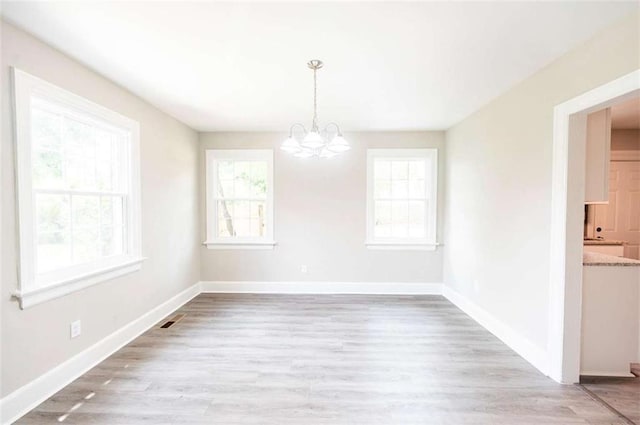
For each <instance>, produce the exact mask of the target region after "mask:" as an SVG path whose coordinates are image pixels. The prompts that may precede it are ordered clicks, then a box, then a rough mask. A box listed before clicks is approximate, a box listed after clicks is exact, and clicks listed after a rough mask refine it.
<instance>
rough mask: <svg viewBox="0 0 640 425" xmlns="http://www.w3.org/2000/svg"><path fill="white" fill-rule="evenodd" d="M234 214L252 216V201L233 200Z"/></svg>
mask: <svg viewBox="0 0 640 425" xmlns="http://www.w3.org/2000/svg"><path fill="white" fill-rule="evenodd" d="M233 216H234V218H249V217H251V203H250V202H248V201H235V202H233Z"/></svg>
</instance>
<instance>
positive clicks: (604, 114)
mask: <svg viewBox="0 0 640 425" xmlns="http://www.w3.org/2000/svg"><path fill="white" fill-rule="evenodd" d="M610 156H611V109H610V108H607V109H603V110H601V111H597V112H593V113H591V114H589V116H588V117H587V151H586V167H585V171H586V179H585V202H586V203H587V204H602V203H607V202H609V159H610Z"/></svg>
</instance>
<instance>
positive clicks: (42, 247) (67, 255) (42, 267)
mask: <svg viewBox="0 0 640 425" xmlns="http://www.w3.org/2000/svg"><path fill="white" fill-rule="evenodd" d="M36 251H37V253H36V257H37V273H45V272H49V271H53V270H58V269H61V268H64V267H68V266H70V265H71V242H70V238H69V233H68V232H51V233H39V234H38V239H37V247H36Z"/></svg>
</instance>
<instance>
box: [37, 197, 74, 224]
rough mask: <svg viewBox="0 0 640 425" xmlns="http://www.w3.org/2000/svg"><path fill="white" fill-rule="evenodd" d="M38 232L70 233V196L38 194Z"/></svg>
mask: <svg viewBox="0 0 640 425" xmlns="http://www.w3.org/2000/svg"><path fill="white" fill-rule="evenodd" d="M36 217H37V232H38V233H51V232H62V233H68V232H69V219H70V217H71V214H70V208H69V196H68V195H48V194H41V193H39V194H36Z"/></svg>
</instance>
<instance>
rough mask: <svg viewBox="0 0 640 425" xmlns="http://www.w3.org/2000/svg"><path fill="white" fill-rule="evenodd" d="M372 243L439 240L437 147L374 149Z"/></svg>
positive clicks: (369, 229) (370, 164)
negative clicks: (437, 224)
mask: <svg viewBox="0 0 640 425" xmlns="http://www.w3.org/2000/svg"><path fill="white" fill-rule="evenodd" d="M368 156H369V157H368V170H369V176H368V180H369V181H368V185H369V189H368V200H367V202H368V220H367V221H368V226H367V234H368V240H367V242H368V244H376V243H383V244H384V243H387V244H435V227H436V226H435V219H436V200H437V198H436V197H437V190H436V188H437V151H436V150H435V149H370V150H369V152H368Z"/></svg>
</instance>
